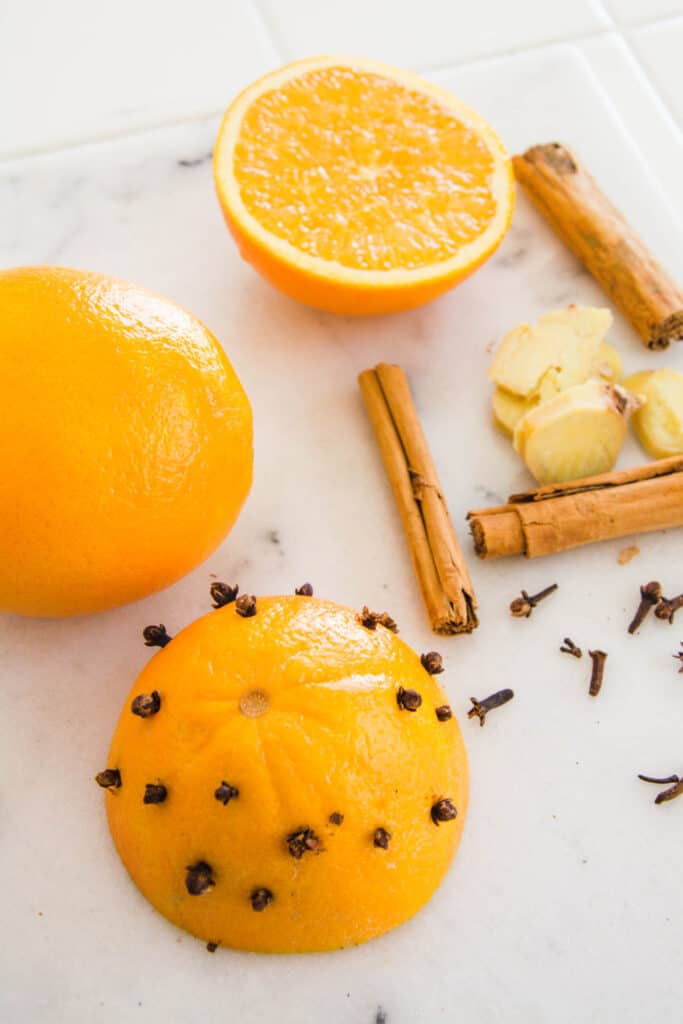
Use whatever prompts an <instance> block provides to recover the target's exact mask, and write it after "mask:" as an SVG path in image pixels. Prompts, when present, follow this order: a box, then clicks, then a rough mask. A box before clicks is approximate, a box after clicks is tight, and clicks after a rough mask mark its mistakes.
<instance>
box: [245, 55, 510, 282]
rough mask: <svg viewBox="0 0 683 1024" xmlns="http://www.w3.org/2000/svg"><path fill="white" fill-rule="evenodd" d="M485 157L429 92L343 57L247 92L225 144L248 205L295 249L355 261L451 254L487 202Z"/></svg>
mask: <svg viewBox="0 0 683 1024" xmlns="http://www.w3.org/2000/svg"><path fill="white" fill-rule="evenodd" d="M494 163H495V162H494V158H493V156H492V154H491V152H490V150H489V149H488V148H487V146H486V145H485V144H484V142H483V141H482V140H481V138H480V137H479V136H478V135H477V134H476V133H475V132H474V131H473V130H472V129H471V128H469V127H468V126H467V125H466V124H465V123H464V122H463V121H461V120H459V119H458V118H457V117H456V116H455V115H454V113H453V112H451V111H448V110H447V109H445V108H444V107H442V106H441V105H440V104H439V103H438V102H437V101H436V100H435V99H434V98H432V97H430V96H428V95H425V94H423V93H419V92H417V91H415V90H412V89H409V88H408V87H407V86H405V85H403V84H402V83H400V82H398V81H394V80H392V79H389V78H385V77H383V76H381V75H378V74H372V73H369V72H367V71H363V72H361V71H357V70H354V69H353V68H351V67H324V68H321V69H319V70H315V71H310V72H308V73H305V74H302V75H300V76H298V77H297V78H294V79H292V80H290V81H288V82H285V83H284V84H283V85H282V86H280V87H279V88H277V89H273V90H270V91H269V92H266V93H264V94H263V95H261V96H260V97H258V98H257V99H256V100H255V101H254V102H253V103H252V104H251V105H250V107H249V109H248V110H247V112H246V114H245V116H244V119H243V121H242V125H241V130H240V136H239V140H238V142H237V144H236V147H235V159H234V174H235V178H236V180H237V183H238V186H239V189H240V196H241V199H242V202H243V203H244V205H245V207H246V208H247V210H248V211H249V213H250V214H251V215H252V216H253V217H254V218H255V219H256V220H257V221H258V222H259V223H260V224H262V225H263V227H265V228H266V229H267V230H268V231H269V232H270V233H271V234H273V235H275V236H277V237H278V238H281V239H283V240H285V241H287V242H289V243H290V244H291V245H293V246H294V247H296V248H297V249H299V250H301V251H303V252H305V253H307V254H309V255H311V256H315V257H318V258H321V259H324V260H328V261H336V262H337V263H339V264H341V265H342V266H344V267H349V268H353V269H358V270H393V269H408V270H410V269H417V268H420V267H429V266H432V265H433V264H434V263H437V262H440V261H442V260H447V259H449V258H451V257H453V256H455V255H456V254H457V253H458V251H459V249H460V248H461V247H462V246H463V245H465V244H467V243H468V242H471V241H473V240H474V239H476V238H477V237H478V236H479V235H480V234H481V233H482V231H483V230H484V229H485V228H486V226H487V224H488V223H489V222H490V220H491V219H492V218H493V216H494V214H495V212H496V200H495V198H494V196H493V193H492V191H491V186H490V182H491V176H492V174H493V171H494Z"/></svg>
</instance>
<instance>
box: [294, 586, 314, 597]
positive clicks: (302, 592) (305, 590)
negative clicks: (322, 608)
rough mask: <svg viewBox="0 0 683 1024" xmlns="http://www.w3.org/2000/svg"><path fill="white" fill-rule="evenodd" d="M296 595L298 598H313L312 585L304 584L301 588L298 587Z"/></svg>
mask: <svg viewBox="0 0 683 1024" xmlns="http://www.w3.org/2000/svg"><path fill="white" fill-rule="evenodd" d="M294 593H295V594H296V595H297V597H313V587H312V586H311V584H310V583H302V584H301V586H300V587H297V588H296V590H295V591H294Z"/></svg>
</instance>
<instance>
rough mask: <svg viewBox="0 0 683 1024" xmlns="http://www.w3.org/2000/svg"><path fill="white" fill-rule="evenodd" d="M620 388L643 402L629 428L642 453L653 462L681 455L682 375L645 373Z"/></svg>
mask: <svg viewBox="0 0 683 1024" xmlns="http://www.w3.org/2000/svg"><path fill="white" fill-rule="evenodd" d="M624 386H625V387H627V388H628V389H629V391H632V392H633V393H634V394H637V395H638V396H640V397H642V399H643V400H644V404H643V406H642V408H640V409H638V411H637V412H636V413H635V415H634V417H633V426H634V428H635V431H636V434H637V435H638V439H639V440H640V443H641V444H642V446H643V448H644V449H645V451H646V452H648V454H649V455H651V456H652V457H653V459H665V458H666V457H667V456H668V455H681V454H683V373H678V372H677V371H676V370H645V371H643V372H642V373H634V374H633V376H631V377H629V378H628V379H627V380H626V381H624Z"/></svg>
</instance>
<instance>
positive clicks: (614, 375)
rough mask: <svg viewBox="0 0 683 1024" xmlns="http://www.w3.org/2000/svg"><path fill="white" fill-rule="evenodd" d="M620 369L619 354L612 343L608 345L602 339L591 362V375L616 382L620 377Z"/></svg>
mask: <svg viewBox="0 0 683 1024" xmlns="http://www.w3.org/2000/svg"><path fill="white" fill-rule="evenodd" d="M621 371H622V366H621V356H620V355H619V353H618V352H617V350H616V349H615V348H613V347H612V345H608V344H607V342H606V341H603V342H602V344H601V345H600V348H599V349H598V354H597V356H596V359H595V362H594V363H593V373H592V375H593V376H597V377H604V378H605V380H613V381H615V382H617V381H619V380H620V378H621Z"/></svg>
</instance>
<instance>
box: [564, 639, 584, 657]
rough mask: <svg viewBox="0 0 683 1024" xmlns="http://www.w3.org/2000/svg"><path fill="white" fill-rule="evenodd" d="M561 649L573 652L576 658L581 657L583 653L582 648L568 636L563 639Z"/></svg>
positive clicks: (565, 652)
mask: <svg viewBox="0 0 683 1024" xmlns="http://www.w3.org/2000/svg"><path fill="white" fill-rule="evenodd" d="M560 650H561V651H563V652H564V654H573V655H574V657H575V658H580V657H581V655H582V653H583V652H582V650H581V648H580V647H577V646H576V644H575V643H574V641H573V640H570V639H569V637H568V636H566V637H565V638H564V640H563V641H562V646H561V647H560Z"/></svg>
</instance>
